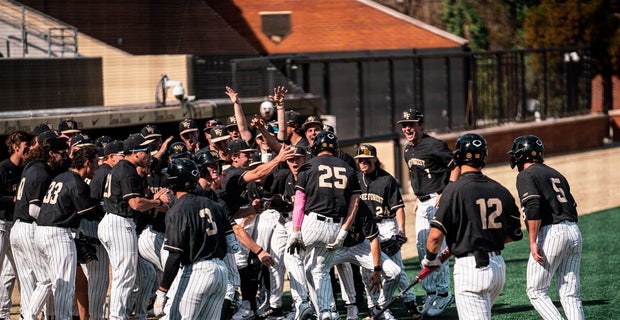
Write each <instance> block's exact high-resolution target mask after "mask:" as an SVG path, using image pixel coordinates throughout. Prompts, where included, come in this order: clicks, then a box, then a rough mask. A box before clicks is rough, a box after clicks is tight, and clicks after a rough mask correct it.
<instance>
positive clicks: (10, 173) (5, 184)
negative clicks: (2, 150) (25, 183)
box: [0, 159, 24, 221]
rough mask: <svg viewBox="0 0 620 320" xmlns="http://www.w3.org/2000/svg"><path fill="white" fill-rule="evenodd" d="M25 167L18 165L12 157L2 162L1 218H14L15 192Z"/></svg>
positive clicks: (0, 183)
mask: <svg viewBox="0 0 620 320" xmlns="http://www.w3.org/2000/svg"><path fill="white" fill-rule="evenodd" d="M23 169H24V168H23V167H19V166H16V165H15V164H14V163H13V162H12V161H11V160H10V159H4V160H2V161H1V162H0V220H5V221H12V220H13V211H14V210H15V194H16V193H17V186H18V185H19V180H20V178H21V176H22V171H23Z"/></svg>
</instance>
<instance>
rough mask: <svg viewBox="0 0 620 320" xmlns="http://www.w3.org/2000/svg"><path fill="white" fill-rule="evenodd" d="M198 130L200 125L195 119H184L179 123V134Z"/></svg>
mask: <svg viewBox="0 0 620 320" xmlns="http://www.w3.org/2000/svg"><path fill="white" fill-rule="evenodd" d="M196 131H198V125H196V121H194V120H193V119H184V120H183V121H181V122H180V123H179V134H186V133H189V132H196Z"/></svg>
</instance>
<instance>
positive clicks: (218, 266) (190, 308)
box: [162, 259, 228, 320]
mask: <svg viewBox="0 0 620 320" xmlns="http://www.w3.org/2000/svg"><path fill="white" fill-rule="evenodd" d="M227 282H228V269H227V267H226V264H225V263H224V261H222V260H220V259H211V260H202V261H197V262H194V263H192V264H189V265H186V266H184V267H183V269H182V270H179V273H177V276H176V277H175V279H174V282H173V283H172V285H171V288H170V289H171V290H170V291H168V293H169V294H171V293H170V292H171V291H173V290H172V289H173V288H172V287H174V291H173V292H174V296H172V297H170V296H169V297H168V302H167V303H166V307H165V313H166V316H165V317H164V318H162V319H170V320H179V319H181V320H185V319H187V320H189V319H219V318H220V315H221V312H222V304H223V303H224V295H225V293H226V285H227Z"/></svg>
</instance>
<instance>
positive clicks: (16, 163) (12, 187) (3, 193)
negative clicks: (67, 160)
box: [0, 131, 33, 319]
mask: <svg viewBox="0 0 620 320" xmlns="http://www.w3.org/2000/svg"><path fill="white" fill-rule="evenodd" d="M32 140H33V136H32V135H31V134H29V133H27V132H24V131H15V132H12V133H11V134H9V135H8V137H7V138H6V142H5V144H6V147H7V149H8V153H9V158H8V159H4V160H2V161H1V162H0V268H2V274H1V275H0V319H3V318H4V319H8V318H9V315H10V311H11V294H12V292H13V286H14V285H15V262H14V260H13V255H12V254H11V247H10V243H9V234H10V232H11V227H12V226H13V211H14V208H15V194H16V193H17V186H18V185H19V180H20V178H21V175H22V171H23V169H24V165H26V161H27V156H28V153H29V152H30V147H31V143H32Z"/></svg>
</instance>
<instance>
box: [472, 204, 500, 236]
mask: <svg viewBox="0 0 620 320" xmlns="http://www.w3.org/2000/svg"><path fill="white" fill-rule="evenodd" d="M476 204H477V205H478V207H480V220H481V222H482V230H486V229H500V228H501V227H502V223H501V222H497V221H495V220H496V219H497V217H499V216H500V215H501V214H502V202H501V201H500V200H499V199H498V198H490V199H486V201H485V199H478V200H476ZM488 209H491V210H492V211H491V212H490V213H487V211H488Z"/></svg>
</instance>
